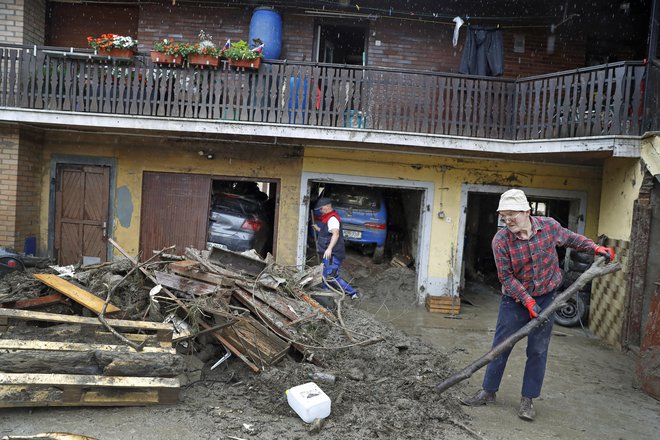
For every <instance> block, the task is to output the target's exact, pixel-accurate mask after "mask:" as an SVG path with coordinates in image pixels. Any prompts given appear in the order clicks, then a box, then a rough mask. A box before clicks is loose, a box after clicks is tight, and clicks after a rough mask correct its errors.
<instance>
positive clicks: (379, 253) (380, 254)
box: [373, 245, 385, 264]
mask: <svg viewBox="0 0 660 440" xmlns="http://www.w3.org/2000/svg"><path fill="white" fill-rule="evenodd" d="M384 258H385V245H383V246H376V249H374V256H373V261H374V263H376V264H381V263H382V262H383V259H384Z"/></svg>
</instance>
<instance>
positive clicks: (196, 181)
mask: <svg viewBox="0 0 660 440" xmlns="http://www.w3.org/2000/svg"><path fill="white" fill-rule="evenodd" d="M210 197H211V178H210V176H204V175H194V174H173V173H152V172H145V173H144V175H143V178H142V209H141V213H142V214H141V220H140V250H141V251H142V260H143V261H144V260H146V259H148V258H150V257H151V256H152V255H153V252H152V251H153V250H160V249H162V248H164V247H167V246H171V245H176V253H177V254H179V255H182V254H183V253H184V251H185V250H186V247H194V248H197V249H204V248H205V246H206V229H207V223H208V213H209V203H210Z"/></svg>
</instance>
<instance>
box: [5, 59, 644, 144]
mask: <svg viewBox="0 0 660 440" xmlns="http://www.w3.org/2000/svg"><path fill="white" fill-rule="evenodd" d="M646 72H647V66H646V65H644V64H642V63H641V62H622V63H616V64H609V65H602V66H596V67H591V68H585V69H578V70H572V71H566V72H559V73H556V74H549V75H543V76H537V77H532V78H524V79H518V80H508V79H501V78H485V77H474V76H465V75H454V74H446V73H433V72H419V71H406V70H393V69H387V68H377V67H351V66H337V65H320V64H309V63H285V62H266V63H262V66H261V68H260V69H259V70H258V71H247V70H246V71H238V70H235V69H231V68H229V67H228V66H227V65H226V63H223V64H222V66H221V67H220V68H218V69H209V68H204V69H200V68H193V67H188V66H185V67H169V66H158V65H154V64H152V63H151V61H150V60H149V58H148V57H143V56H137V57H136V58H135V59H134V60H132V61H130V62H127V61H125V60H117V59H108V58H107V57H106V58H103V57H98V56H94V55H93V54H91V53H82V54H81V53H71V52H63V51H61V50H47V48H39V47H22V46H0V106H2V107H9V108H26V109H44V110H57V111H71V112H84V113H111V114H121V115H142V116H153V117H182V118H194V119H212V120H218V121H250V122H259V123H276V124H297V125H307V126H317V127H346V128H353V129H358V130H382V131H400V132H414V133H420V134H441V135H452V136H471V137H481V138H495V139H544V138H570V137H578V136H599V135H619V134H631V135H639V134H641V133H642V132H643V131H645V130H647V129H649V127H645V124H644V121H643V119H644V118H643V115H644V108H643V105H644V99H643V94H644V83H645V81H644V78H645V75H646ZM655 76H657V75H655ZM647 119H648V118H647ZM647 125H648V123H647Z"/></svg>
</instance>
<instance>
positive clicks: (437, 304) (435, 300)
mask: <svg viewBox="0 0 660 440" xmlns="http://www.w3.org/2000/svg"><path fill="white" fill-rule="evenodd" d="M426 310H428V311H429V312H431V313H444V314H447V315H458V314H459V313H460V311H461V299H460V297H458V296H432V295H429V296H427V297H426Z"/></svg>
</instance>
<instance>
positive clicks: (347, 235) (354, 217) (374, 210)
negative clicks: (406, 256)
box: [314, 184, 387, 263]
mask: <svg viewBox="0 0 660 440" xmlns="http://www.w3.org/2000/svg"><path fill="white" fill-rule="evenodd" d="M321 197H328V198H330V199H331V200H332V201H333V203H332V207H333V208H334V210H335V211H337V214H339V217H340V218H341V224H342V229H343V230H344V241H345V242H349V243H355V244H358V245H361V246H364V247H365V248H367V249H368V250H372V249H373V260H374V262H375V263H382V261H383V257H384V255H385V241H386V239H387V206H386V203H385V198H384V197H383V193H382V192H381V191H380V190H378V189H377V188H370V187H366V186H357V185H336V184H334V185H326V186H325V188H324V189H323V193H322V194H321ZM319 215H320V214H319V212H318V210H316V211H314V217H315V221H316V220H317V216H319Z"/></svg>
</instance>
